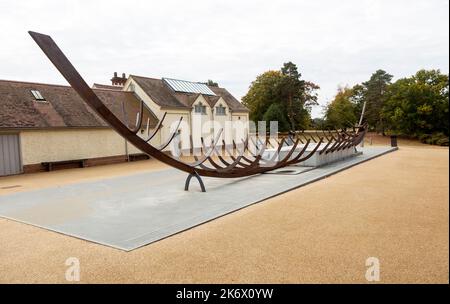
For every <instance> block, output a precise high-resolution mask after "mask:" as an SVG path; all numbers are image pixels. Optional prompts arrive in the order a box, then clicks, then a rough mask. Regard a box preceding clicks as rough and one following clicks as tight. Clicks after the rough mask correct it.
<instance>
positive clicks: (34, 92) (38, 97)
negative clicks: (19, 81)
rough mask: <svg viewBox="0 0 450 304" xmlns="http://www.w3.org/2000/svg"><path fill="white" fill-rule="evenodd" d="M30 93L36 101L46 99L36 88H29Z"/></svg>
mask: <svg viewBox="0 0 450 304" xmlns="http://www.w3.org/2000/svg"><path fill="white" fill-rule="evenodd" d="M31 94H32V95H33V97H34V99H35V100H36V101H46V100H45V98H44V96H42V94H41V92H39V91H38V90H31Z"/></svg>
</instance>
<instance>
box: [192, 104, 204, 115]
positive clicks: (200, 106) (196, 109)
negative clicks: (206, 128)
mask: <svg viewBox="0 0 450 304" xmlns="http://www.w3.org/2000/svg"><path fill="white" fill-rule="evenodd" d="M194 112H195V113H198V114H203V115H206V106H204V105H203V104H202V103H201V102H200V103H199V104H196V105H195V106H194Z"/></svg>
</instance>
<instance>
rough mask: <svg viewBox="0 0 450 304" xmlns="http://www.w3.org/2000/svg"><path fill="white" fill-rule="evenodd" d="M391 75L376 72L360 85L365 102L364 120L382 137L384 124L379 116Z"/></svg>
mask: <svg viewBox="0 0 450 304" xmlns="http://www.w3.org/2000/svg"><path fill="white" fill-rule="evenodd" d="M391 80H392V75H390V74H388V73H386V72H385V71H383V70H377V71H376V72H375V73H373V74H372V76H371V77H370V79H369V80H368V81H366V82H364V83H363V84H362V86H363V92H364V95H363V96H364V100H365V101H366V112H365V118H366V121H367V122H368V123H369V126H371V127H374V128H375V129H376V130H377V131H378V132H381V133H383V135H384V122H383V116H382V115H381V111H382V108H383V106H384V103H385V101H386V91H387V88H388V86H389V84H391Z"/></svg>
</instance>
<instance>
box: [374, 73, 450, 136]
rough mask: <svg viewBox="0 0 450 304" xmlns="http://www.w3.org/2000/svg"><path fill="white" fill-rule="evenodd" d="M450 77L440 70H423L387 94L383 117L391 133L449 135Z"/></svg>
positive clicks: (395, 85) (401, 82) (399, 81)
mask: <svg viewBox="0 0 450 304" xmlns="http://www.w3.org/2000/svg"><path fill="white" fill-rule="evenodd" d="M448 81H449V77H448V75H445V74H441V72H440V71H439V70H429V71H427V70H420V71H418V72H417V73H416V74H415V75H414V76H412V77H408V78H403V79H399V80H397V81H396V82H395V83H394V84H392V85H391V86H390V87H389V89H388V91H387V99H386V102H385V105H384V107H383V111H382V117H383V119H384V120H385V121H386V122H387V127H388V129H389V130H390V131H392V132H395V133H397V134H402V135H407V136H412V137H419V136H421V135H423V134H432V133H437V132H440V133H444V134H445V135H446V136H447V137H448V135H449V122H448V108H449V82H448Z"/></svg>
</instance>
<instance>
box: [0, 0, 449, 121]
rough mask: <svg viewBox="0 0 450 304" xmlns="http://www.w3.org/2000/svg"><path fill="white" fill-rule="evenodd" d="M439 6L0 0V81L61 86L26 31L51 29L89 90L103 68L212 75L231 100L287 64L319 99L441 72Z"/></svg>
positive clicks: (351, 0)
mask: <svg viewBox="0 0 450 304" xmlns="http://www.w3.org/2000/svg"><path fill="white" fill-rule="evenodd" d="M448 11H449V2H448V1H447V0H430V1H421V0H416V1H411V0H410V1H407V0H390V1H388V0H365V1H361V0H347V1H345V0H344V1H332V0H322V1H264V2H263V1H243V0H241V1H230V0H228V1H172V0H165V1H111V0H109V1H89V2H85V1H83V2H82V1H78V2H75V1H69V0H65V1H61V0H41V1H5V0H0V26H1V28H2V29H3V30H2V32H1V33H0V43H1V47H0V62H1V69H0V71H1V72H0V78H2V79H18V80H27V81H39V82H50V83H65V81H64V80H63V79H62V77H61V76H60V75H59V73H57V72H56V70H55V69H54V68H53V67H52V66H51V64H50V63H49V62H48V60H47V59H46V58H45V56H44V55H43V54H42V53H41V51H40V50H39V48H38V47H37V46H36V45H35V44H34V42H33V41H32V40H31V38H30V37H29V36H28V34H27V31H28V30H34V31H38V32H44V33H47V34H50V35H51V36H52V37H53V38H54V39H55V40H56V41H57V43H58V44H59V45H60V47H61V48H62V49H63V50H64V51H65V52H66V53H67V55H68V57H69V58H70V59H71V60H72V62H73V63H74V65H75V66H76V67H77V68H78V69H79V70H80V72H81V73H82V75H84V77H85V78H86V80H87V81H88V82H89V83H92V82H100V83H107V82H108V79H109V78H110V77H111V75H112V72H114V71H117V72H119V73H122V72H126V73H127V74H128V73H133V74H138V75H145V76H152V77H164V76H165V77H174V78H181V79H187V80H194V81H204V80H207V79H214V80H216V81H218V82H219V83H220V84H221V85H222V86H224V87H226V88H227V89H229V90H230V91H231V92H232V93H233V94H234V95H235V96H237V97H242V96H243V95H244V94H245V93H246V92H247V89H248V86H249V84H250V82H251V81H252V80H254V78H255V77H256V76H257V75H258V74H260V73H262V72H264V71H266V70H269V69H278V68H280V66H281V65H282V64H283V62H286V61H289V60H290V61H293V62H295V63H296V64H297V65H298V66H299V68H300V71H301V72H302V74H303V76H304V78H305V79H307V80H312V81H314V82H315V83H317V84H319V85H320V86H321V91H320V102H321V104H325V103H326V102H327V101H328V100H330V99H331V98H332V97H333V95H334V94H335V91H336V88H337V86H338V85H339V84H344V85H345V84H349V85H353V84H355V83H358V82H362V81H365V80H367V79H368V78H369V77H370V74H371V73H372V72H374V71H375V70H376V69H378V68H382V69H385V70H386V71H388V72H389V73H391V74H393V75H394V76H395V77H396V78H400V77H405V76H409V75H411V74H413V73H414V72H415V71H416V70H418V69H420V68H440V69H441V70H442V71H443V72H446V73H448V70H449V61H448V56H449V28H448V23H449V13H448ZM320 112H321V109H320V108H319V107H317V108H316V109H314V115H315V116H317V115H320Z"/></svg>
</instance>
